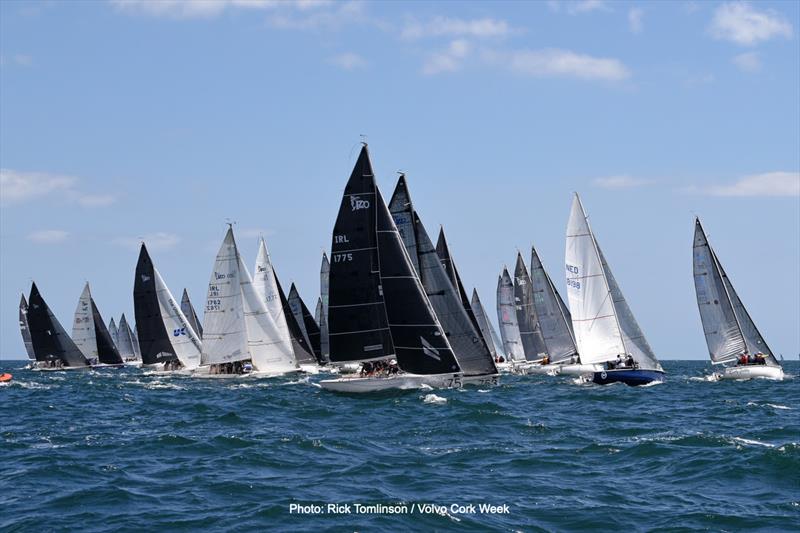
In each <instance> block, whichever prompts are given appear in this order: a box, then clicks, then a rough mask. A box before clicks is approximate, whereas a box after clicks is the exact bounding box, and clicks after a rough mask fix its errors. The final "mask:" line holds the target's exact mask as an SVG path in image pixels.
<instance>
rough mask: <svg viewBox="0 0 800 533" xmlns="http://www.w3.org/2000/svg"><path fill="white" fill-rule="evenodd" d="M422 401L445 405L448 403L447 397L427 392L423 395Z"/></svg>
mask: <svg viewBox="0 0 800 533" xmlns="http://www.w3.org/2000/svg"><path fill="white" fill-rule="evenodd" d="M422 402H423V403H432V404H436V405H443V404H446V403H447V398H442V397H441V396H437V395H436V394H426V395H425V396H424V397H422Z"/></svg>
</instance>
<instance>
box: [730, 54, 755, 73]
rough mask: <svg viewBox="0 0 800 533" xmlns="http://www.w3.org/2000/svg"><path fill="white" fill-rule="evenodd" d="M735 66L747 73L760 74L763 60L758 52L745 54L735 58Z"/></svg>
mask: <svg viewBox="0 0 800 533" xmlns="http://www.w3.org/2000/svg"><path fill="white" fill-rule="evenodd" d="M731 61H733V64H734V65H736V66H737V67H739V68H740V69H741V70H743V71H745V72H758V71H759V70H761V59H760V58H759V57H758V53H757V52H745V53H743V54H739V55H738V56H734V58H733V59H731Z"/></svg>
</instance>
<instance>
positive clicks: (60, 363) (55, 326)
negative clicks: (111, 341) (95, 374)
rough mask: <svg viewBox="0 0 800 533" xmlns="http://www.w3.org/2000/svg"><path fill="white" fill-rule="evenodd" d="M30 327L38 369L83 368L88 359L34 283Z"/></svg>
mask: <svg viewBox="0 0 800 533" xmlns="http://www.w3.org/2000/svg"><path fill="white" fill-rule="evenodd" d="M27 320H28V329H29V331H30V334H31V344H32V346H33V353H34V355H35V356H36V369H38V370H80V369H87V368H89V361H88V359H86V357H85V356H84V355H83V352H81V350H80V348H78V347H77V346H76V345H75V342H73V340H72V339H71V338H70V336H69V335H67V332H66V331H64V327H63V326H62V325H61V323H60V322H59V321H58V319H57V318H56V317H55V315H54V314H53V312H52V311H51V310H50V307H49V306H48V305H47V303H46V302H45V301H44V298H42V295H41V294H40V293H39V288H38V287H37V286H36V283H34V284H33V285H32V286H31V293H30V296H29V297H28V315H27Z"/></svg>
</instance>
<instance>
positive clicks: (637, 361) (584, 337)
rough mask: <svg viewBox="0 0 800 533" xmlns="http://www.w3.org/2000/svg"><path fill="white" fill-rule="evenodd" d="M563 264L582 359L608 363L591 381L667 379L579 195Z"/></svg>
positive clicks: (642, 382) (635, 382)
mask: <svg viewBox="0 0 800 533" xmlns="http://www.w3.org/2000/svg"><path fill="white" fill-rule="evenodd" d="M565 262H566V273H567V297H568V299H569V307H570V310H571V311H572V327H573V331H574V332H575V341H576V344H577V346H578V350H579V352H580V354H581V361H582V362H583V363H585V364H604V365H605V368H604V369H603V370H602V371H600V372H595V373H594V374H593V378H592V379H593V381H594V382H595V383H597V384H600V385H605V384H608V383H616V382H621V383H625V384H627V385H646V384H649V383H653V382H661V381H664V370H663V369H662V368H661V364H659V362H658V359H656V356H655V354H654V353H653V350H652V349H651V348H650V345H649V344H648V342H647V339H646V338H645V336H644V333H642V330H641V329H640V328H639V324H638V323H637V322H636V319H635V318H634V317H633V313H632V312H631V310H630V308H629V307H628V303H627V302H626V300H625V297H624V296H623V295H622V291H621V290H620V288H619V285H617V282H616V280H615V279H614V275H613V274H612V273H611V269H610V268H609V266H608V263H607V262H606V260H605V257H604V256H603V252H602V251H600V247H599V246H598V244H597V240H596V239H595V237H594V233H592V229H591V227H590V226H589V219H588V217H587V216H586V212H585V211H584V209H583V205H582V204H581V201H580V198H579V197H578V195H577V194H576V195H575V197H574V198H573V201H572V209H571V212H570V217H569V223H568V225H567V251H566V261H565Z"/></svg>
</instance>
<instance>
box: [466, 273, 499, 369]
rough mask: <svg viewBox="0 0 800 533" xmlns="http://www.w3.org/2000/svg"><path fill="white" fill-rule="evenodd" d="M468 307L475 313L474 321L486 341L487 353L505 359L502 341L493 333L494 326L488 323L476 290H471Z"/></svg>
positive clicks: (487, 317)
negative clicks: (476, 322)
mask: <svg viewBox="0 0 800 533" xmlns="http://www.w3.org/2000/svg"><path fill="white" fill-rule="evenodd" d="M470 305H471V306H472V312H473V313H475V319H476V320H477V321H478V325H479V326H480V328H481V333H482V334H483V338H484V339H485V340H486V344H487V345H488V347H489V352H490V353H491V354H492V357H497V356H499V355H502V356H503V357H505V352H504V350H503V341H501V340H500V337H499V336H498V334H497V331H495V329H494V326H493V325H492V323H491V322H489V315H487V314H486V309H485V308H484V307H483V303H481V299H480V297H478V290H477V289H472V299H471V300H470Z"/></svg>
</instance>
